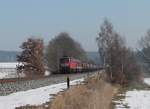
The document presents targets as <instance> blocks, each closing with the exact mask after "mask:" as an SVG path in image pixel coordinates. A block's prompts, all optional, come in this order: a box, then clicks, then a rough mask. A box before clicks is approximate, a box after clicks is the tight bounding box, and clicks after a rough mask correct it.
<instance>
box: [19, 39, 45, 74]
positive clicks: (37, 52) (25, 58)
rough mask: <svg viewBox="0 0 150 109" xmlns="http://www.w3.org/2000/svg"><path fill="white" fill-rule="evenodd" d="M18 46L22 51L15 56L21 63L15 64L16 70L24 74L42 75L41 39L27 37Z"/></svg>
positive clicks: (42, 46)
mask: <svg viewBox="0 0 150 109" xmlns="http://www.w3.org/2000/svg"><path fill="white" fill-rule="evenodd" d="M20 48H21V49H22V52H21V54H20V55H18V56H17V61H18V62H19V63H21V64H20V65H18V66H17V72H18V73H24V74H25V75H26V76H37V75H44V72H45V69H44V64H43V49H44V44H43V40H42V39H34V38H29V39H28V40H27V41H26V42H23V43H22V45H21V47H20Z"/></svg>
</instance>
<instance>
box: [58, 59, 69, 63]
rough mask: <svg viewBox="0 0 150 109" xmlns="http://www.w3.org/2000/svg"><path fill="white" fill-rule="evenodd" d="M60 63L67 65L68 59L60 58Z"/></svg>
mask: <svg viewBox="0 0 150 109" xmlns="http://www.w3.org/2000/svg"><path fill="white" fill-rule="evenodd" d="M60 62H61V63H67V62H69V58H62V59H60Z"/></svg>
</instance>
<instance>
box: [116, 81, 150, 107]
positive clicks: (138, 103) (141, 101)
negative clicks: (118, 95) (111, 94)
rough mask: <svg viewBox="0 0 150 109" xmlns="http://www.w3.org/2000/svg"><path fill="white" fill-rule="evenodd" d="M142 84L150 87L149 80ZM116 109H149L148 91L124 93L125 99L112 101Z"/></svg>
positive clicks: (149, 97) (149, 91)
mask: <svg viewBox="0 0 150 109" xmlns="http://www.w3.org/2000/svg"><path fill="white" fill-rule="evenodd" d="M144 82H145V83H146V84H148V85H150V78H145V79H144ZM114 103H115V104H116V109H150V90H133V91H127V92H126V93H125V99H121V100H120V101H114Z"/></svg>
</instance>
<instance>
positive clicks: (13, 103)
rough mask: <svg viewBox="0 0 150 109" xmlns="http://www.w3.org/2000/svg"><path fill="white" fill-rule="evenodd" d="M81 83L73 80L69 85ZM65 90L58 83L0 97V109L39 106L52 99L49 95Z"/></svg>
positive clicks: (65, 86)
mask: <svg viewBox="0 0 150 109" xmlns="http://www.w3.org/2000/svg"><path fill="white" fill-rule="evenodd" d="M83 81H84V79H83V78H82V79H77V80H73V81H71V82H70V85H76V84H79V83H81V82H83ZM66 88H67V84H66V83H59V84H54V85H50V86H45V87H41V88H37V89H32V90H28V91H22V92H16V93H12V94H10V95H7V96H0V109H15V107H20V106H26V105H40V104H43V103H45V102H48V101H51V100H52V97H53V96H51V95H53V94H57V93H58V92H60V91H63V90H64V89H66Z"/></svg>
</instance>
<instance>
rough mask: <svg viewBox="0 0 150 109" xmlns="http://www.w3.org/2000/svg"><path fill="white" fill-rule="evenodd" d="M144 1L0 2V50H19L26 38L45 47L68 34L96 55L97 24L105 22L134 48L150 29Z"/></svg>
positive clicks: (145, 1)
mask: <svg viewBox="0 0 150 109" xmlns="http://www.w3.org/2000/svg"><path fill="white" fill-rule="evenodd" d="M149 4H150V1H148V0H0V50H19V46H20V45H21V43H22V42H23V41H25V40H26V39H27V38H28V37H31V36H34V37H40V38H43V39H44V41H45V43H47V42H48V41H49V40H51V39H52V38H53V37H55V36H56V35H58V34H59V33H60V32H64V31H65V32H68V33H69V34H70V35H71V36H72V37H73V38H74V39H75V40H77V41H79V42H80V43H81V44H82V46H83V47H84V48H85V49H86V50H87V51H96V50H97V45H96V42H95V38H96V37H97V36H98V32H99V27H100V24H101V23H102V22H103V20H104V18H108V19H109V20H110V21H111V22H112V23H113V25H114V28H115V30H116V31H118V32H119V33H120V34H121V35H122V36H124V37H125V38H126V42H127V44H128V45H129V46H130V47H132V48H136V47H138V46H137V41H138V40H139V39H140V37H141V36H143V35H144V34H145V32H146V31H147V30H148V29H149V28H150V13H149V11H150V6H149Z"/></svg>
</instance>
